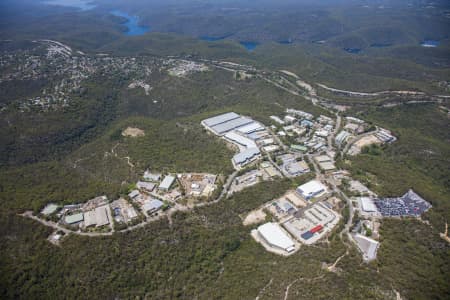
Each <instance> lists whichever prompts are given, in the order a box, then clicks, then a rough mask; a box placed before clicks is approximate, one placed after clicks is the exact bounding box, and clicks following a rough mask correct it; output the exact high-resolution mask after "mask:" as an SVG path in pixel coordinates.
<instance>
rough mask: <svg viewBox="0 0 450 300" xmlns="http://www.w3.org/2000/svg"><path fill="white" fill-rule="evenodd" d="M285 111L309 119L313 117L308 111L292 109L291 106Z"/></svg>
mask: <svg viewBox="0 0 450 300" xmlns="http://www.w3.org/2000/svg"><path fill="white" fill-rule="evenodd" d="M286 113H288V114H291V115H294V116H297V117H301V118H305V119H309V120H311V119H312V118H314V116H313V115H312V114H310V113H307V112H304V111H302V110H297V109H292V108H288V109H286Z"/></svg>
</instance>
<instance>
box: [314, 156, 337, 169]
mask: <svg viewBox="0 0 450 300" xmlns="http://www.w3.org/2000/svg"><path fill="white" fill-rule="evenodd" d="M314 160H315V161H316V162H317V163H318V164H319V167H320V169H322V170H323V171H325V172H331V171H334V170H336V166H335V165H334V163H333V161H332V159H331V158H330V157H329V156H328V155H319V156H316V157H314Z"/></svg>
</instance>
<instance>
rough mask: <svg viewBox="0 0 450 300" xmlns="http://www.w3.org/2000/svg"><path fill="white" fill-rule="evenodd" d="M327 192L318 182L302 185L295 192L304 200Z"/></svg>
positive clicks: (313, 181)
mask: <svg viewBox="0 0 450 300" xmlns="http://www.w3.org/2000/svg"><path fill="white" fill-rule="evenodd" d="M326 191H327V188H326V186H325V185H323V184H322V183H321V182H320V181H318V180H311V181H309V182H307V183H305V184H302V185H301V186H299V187H298V188H297V192H298V193H299V194H300V195H301V196H302V197H303V198H305V199H306V200H309V199H311V198H313V197H316V196H318V195H320V194H323V193H325V192H326Z"/></svg>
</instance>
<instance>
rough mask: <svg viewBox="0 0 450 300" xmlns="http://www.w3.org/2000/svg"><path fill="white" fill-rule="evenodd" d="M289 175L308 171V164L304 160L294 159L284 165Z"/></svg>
mask: <svg viewBox="0 0 450 300" xmlns="http://www.w3.org/2000/svg"><path fill="white" fill-rule="evenodd" d="M284 169H285V170H286V171H287V172H288V174H289V175H290V176H298V175H301V174H304V173H307V172H309V171H310V170H309V166H308V164H307V163H306V162H305V161H303V160H302V161H295V162H291V163H289V164H286V165H285V166H284Z"/></svg>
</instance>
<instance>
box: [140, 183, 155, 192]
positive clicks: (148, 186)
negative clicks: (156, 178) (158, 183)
mask: <svg viewBox="0 0 450 300" xmlns="http://www.w3.org/2000/svg"><path fill="white" fill-rule="evenodd" d="M136 187H137V188H138V189H140V190H144V191H147V192H152V191H153V190H154V189H155V184H154V183H151V182H145V181H138V183H136Z"/></svg>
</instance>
